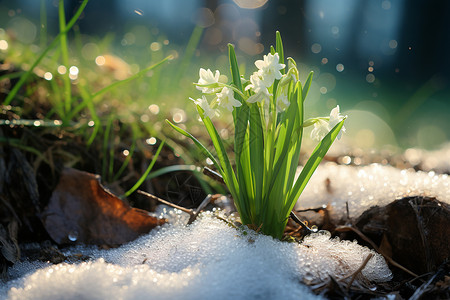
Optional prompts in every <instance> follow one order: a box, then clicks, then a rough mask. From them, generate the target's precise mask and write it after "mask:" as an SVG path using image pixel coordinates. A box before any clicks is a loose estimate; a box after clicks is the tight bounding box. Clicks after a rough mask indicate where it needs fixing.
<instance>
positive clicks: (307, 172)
mask: <svg viewBox="0 0 450 300" xmlns="http://www.w3.org/2000/svg"><path fill="white" fill-rule="evenodd" d="M344 121H345V119H344V120H342V121H341V122H339V123H338V124H337V125H336V126H334V128H333V129H331V131H330V132H329V133H328V134H327V135H326V136H325V137H324V138H323V139H322V141H320V142H319V144H318V145H317V147H316V148H315V149H314V151H313V153H312V154H311V157H310V158H309V159H308V162H307V163H306V164H305V166H304V167H303V170H302V172H301V173H300V176H299V177H298V178H297V181H296V182H295V184H294V187H293V188H292V190H291V192H290V194H289V196H288V202H289V205H288V206H287V210H286V211H285V213H287V214H289V213H290V211H291V210H292V208H293V207H294V205H295V202H296V200H297V199H298V198H299V197H300V195H301V193H302V192H303V189H304V188H305V187H306V184H307V183H308V181H309V179H310V178H311V176H312V174H313V173H314V171H315V170H316V169H317V167H318V166H319V164H320V162H321V161H322V159H323V158H324V156H325V154H327V152H328V149H330V147H331V145H332V144H333V142H334V140H335V139H336V137H337V136H338V134H339V132H340V131H341V129H342V126H344Z"/></svg>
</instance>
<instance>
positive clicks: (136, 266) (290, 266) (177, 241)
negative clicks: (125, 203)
mask: <svg viewBox="0 0 450 300" xmlns="http://www.w3.org/2000/svg"><path fill="white" fill-rule="evenodd" d="M70 251H71V252H73V253H77V252H82V253H83V254H85V255H90V256H91V257H92V258H93V260H92V261H90V262H84V263H80V264H68V263H63V264H58V265H48V266H47V267H45V268H40V269H38V270H37V271H33V272H32V273H31V274H28V275H26V276H24V277H22V278H21V279H18V280H14V281H12V282H9V283H8V284H7V285H6V286H5V287H3V288H0V298H2V295H4V297H7V299H11V300H14V299H152V298H156V299H177V298H182V299H261V298H263V299H320V297H319V296H316V295H314V294H312V292H311V291H310V290H309V289H308V288H307V287H306V285H304V284H303V283H312V282H319V281H321V280H326V279H327V278H328V277H329V275H331V274H332V275H333V276H335V278H338V279H339V278H342V277H345V276H347V275H349V274H353V273H354V272H355V271H356V270H357V269H358V268H359V267H360V266H361V264H362V262H363V261H364V260H365V258H366V257H367V256H368V255H369V254H370V253H372V254H374V255H375V256H374V257H372V259H371V260H370V261H369V263H368V264H367V266H366V267H365V269H364V270H363V271H362V273H361V274H362V276H363V279H365V280H369V281H373V282H379V281H387V280H389V279H390V278H391V272H390V270H389V268H388V267H387V265H386V263H385V261H384V259H383V258H382V257H381V256H380V255H378V254H375V253H374V252H373V251H372V250H369V249H368V248H365V247H362V246H359V245H358V244H356V242H349V241H339V240H338V239H330V235H329V234H328V233H326V232H325V233H324V232H320V233H317V234H314V235H311V236H309V237H308V238H306V239H305V241H304V243H302V244H297V243H288V242H280V241H278V240H275V239H273V238H271V237H269V236H264V235H261V234H256V233H254V232H253V231H251V230H247V231H244V230H236V229H235V228H233V227H231V226H230V225H229V224H227V223H226V222H224V221H223V220H219V219H218V218H216V217H215V216H214V214H213V213H206V214H203V215H202V217H201V218H200V219H199V220H197V221H196V222H194V223H193V224H192V225H190V226H182V225H180V224H178V225H165V226H163V227H162V228H160V229H159V230H158V231H155V232H153V233H150V234H148V235H146V236H143V237H141V238H139V239H138V240H136V241H134V242H131V243H129V244H127V245H124V246H122V247H120V248H117V249H110V250H96V249H94V248H89V247H84V248H83V247H76V248H73V249H71V250H70ZM39 267H40V266H39ZM20 269H22V270H24V269H26V270H29V269H30V263H28V262H25V263H18V264H16V265H15V266H14V267H13V268H12V269H11V271H10V272H19V270H20ZM32 269H33V268H32Z"/></svg>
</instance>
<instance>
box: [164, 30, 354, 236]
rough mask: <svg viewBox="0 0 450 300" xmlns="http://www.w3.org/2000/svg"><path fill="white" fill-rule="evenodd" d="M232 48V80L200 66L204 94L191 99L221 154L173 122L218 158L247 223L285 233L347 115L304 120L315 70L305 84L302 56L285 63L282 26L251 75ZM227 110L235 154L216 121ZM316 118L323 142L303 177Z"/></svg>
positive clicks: (316, 131) (336, 112)
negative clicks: (307, 131)
mask: <svg viewBox="0 0 450 300" xmlns="http://www.w3.org/2000/svg"><path fill="white" fill-rule="evenodd" d="M228 50H229V52H228V54H229V61H230V69H231V83H227V82H228V79H225V77H226V76H223V75H221V74H220V72H219V71H214V72H213V71H211V70H210V69H207V70H205V69H200V72H199V76H200V78H199V80H198V82H196V83H195V85H196V87H197V89H198V90H200V91H201V92H202V93H203V94H202V96H201V98H198V99H196V100H194V99H191V100H192V101H194V103H195V104H196V105H197V111H198V113H199V116H200V119H201V121H202V122H203V124H204V125H205V129H206V130H207V132H208V134H209V136H210V137H211V142H212V144H213V146H214V149H215V153H216V155H214V154H212V153H211V151H209V150H208V149H207V148H206V147H205V146H204V145H203V144H202V143H201V142H200V141H199V140H197V139H196V138H195V137H194V136H193V135H192V134H190V133H189V132H187V131H186V130H184V129H183V128H180V127H178V126H176V125H175V124H173V123H171V122H170V121H167V122H168V123H169V124H170V125H171V126H172V127H173V128H174V129H175V130H176V131H178V132H179V133H181V134H183V135H184V136H185V137H188V138H190V139H191V140H192V141H193V142H194V144H195V145H196V146H197V147H198V148H199V149H200V150H201V151H202V153H203V154H205V155H206V156H207V157H208V158H209V159H210V160H211V161H212V163H213V165H214V167H215V169H216V170H217V172H218V173H219V174H220V175H221V176H222V179H223V182H224V183H225V184H226V186H227V187H228V190H229V192H230V194H231V195H232V198H233V200H234V204H235V206H236V209H237V211H238V213H239V217H240V220H241V222H242V224H244V225H251V226H252V227H254V228H260V230H261V232H262V233H264V234H267V235H271V236H272V237H274V238H278V239H281V238H282V236H283V233H284V229H285V227H286V224H287V220H288V219H289V215H290V213H291V211H292V209H293V207H294V205H295V203H296V202H297V199H298V198H299V197H300V195H301V193H302V191H303V189H304V188H305V186H306V184H307V183H308V181H309V179H310V178H311V176H312V174H313V173H314V171H315V170H316V168H317V167H318V165H319V163H320V162H321V160H322V159H323V157H324V156H325V154H326V153H327V151H328V149H329V148H330V147H331V145H332V143H333V142H334V140H335V139H336V138H338V137H340V135H341V131H345V129H344V127H343V126H344V119H345V118H346V117H344V116H342V115H341V114H340V113H339V106H337V107H336V108H334V109H333V110H332V111H331V114H330V116H329V117H319V118H311V119H308V120H306V121H304V107H305V106H304V103H305V99H306V97H307V95H308V91H309V88H310V86H311V81H312V75H313V74H312V72H311V73H310V74H309V75H308V77H307V79H306V81H305V82H304V84H302V82H301V81H300V80H299V75H298V74H299V72H298V70H297V66H296V63H295V61H294V60H293V59H292V58H287V59H286V63H287V66H286V65H285V59H284V50H283V45H282V41H281V35H280V33H279V32H277V34H276V44H275V47H271V51H270V53H269V54H267V55H264V57H263V59H262V60H257V61H256V62H255V66H256V68H257V71H255V72H254V73H252V74H251V75H250V77H249V78H248V79H245V77H242V76H241V75H240V72H239V67H238V63H237V59H236V53H235V51H234V46H233V45H231V44H230V45H228ZM286 69H287V70H286ZM219 109H225V110H228V111H229V112H232V114H231V115H232V117H233V125H234V153H233V158H234V159H233V160H230V158H229V157H228V153H227V149H228V148H227V147H225V146H224V141H223V140H222V138H221V136H220V135H219V133H218V131H217V130H216V127H215V125H214V123H213V122H212V121H211V118H213V117H215V116H216V115H218V111H219ZM312 125H314V129H313V130H312V133H311V136H312V137H313V138H315V139H319V140H321V142H320V143H319V144H318V145H317V147H316V148H315V149H314V150H313V151H312V153H311V156H310V158H309V159H308V161H307V162H306V164H305V165H304V166H303V168H302V171H301V172H300V174H299V175H298V176H296V173H295V172H294V171H295V170H296V167H297V162H298V161H299V160H300V155H301V151H300V150H301V149H300V148H301V144H302V143H301V139H302V137H303V130H304V128H305V127H307V126H312Z"/></svg>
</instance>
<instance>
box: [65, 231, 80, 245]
mask: <svg viewBox="0 0 450 300" xmlns="http://www.w3.org/2000/svg"><path fill="white" fill-rule="evenodd" d="M67 237H68V238H69V240H70V241H71V242H76V241H77V239H78V232H77V231H76V230H73V231H70V232H69V235H68V236H67Z"/></svg>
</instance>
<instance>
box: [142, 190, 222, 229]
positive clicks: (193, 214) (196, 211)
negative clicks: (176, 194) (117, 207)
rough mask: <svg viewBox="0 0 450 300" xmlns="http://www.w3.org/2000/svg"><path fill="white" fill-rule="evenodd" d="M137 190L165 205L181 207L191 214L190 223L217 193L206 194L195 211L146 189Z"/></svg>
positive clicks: (180, 208)
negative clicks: (150, 192) (145, 190)
mask: <svg viewBox="0 0 450 300" xmlns="http://www.w3.org/2000/svg"><path fill="white" fill-rule="evenodd" d="M137 192H138V193H139V194H141V195H144V196H145V197H147V198H150V199H154V200H156V201H159V202H161V203H163V204H165V205H168V206H170V207H173V208H176V209H179V210H181V211H184V212H185V213H188V214H189V221H188V223H187V224H188V225H189V224H192V223H193V222H194V221H195V220H196V219H197V217H198V215H199V214H200V212H201V210H202V209H204V208H205V206H206V205H207V204H208V203H209V202H210V201H211V199H212V198H213V197H215V196H216V195H208V196H206V198H205V199H203V201H202V203H200V205H199V206H198V207H197V209H196V210H195V211H194V210H192V209H188V208H184V207H182V206H179V205H176V204H173V203H171V202H169V201H166V200H164V199H161V198H159V197H156V196H155V195H152V194H149V193H147V192H144V191H141V190H138V191H137Z"/></svg>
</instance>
